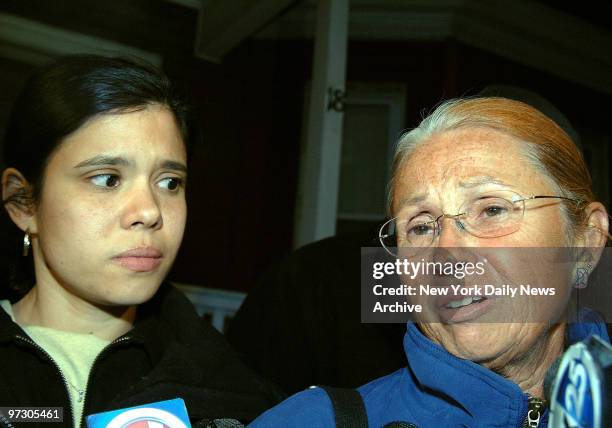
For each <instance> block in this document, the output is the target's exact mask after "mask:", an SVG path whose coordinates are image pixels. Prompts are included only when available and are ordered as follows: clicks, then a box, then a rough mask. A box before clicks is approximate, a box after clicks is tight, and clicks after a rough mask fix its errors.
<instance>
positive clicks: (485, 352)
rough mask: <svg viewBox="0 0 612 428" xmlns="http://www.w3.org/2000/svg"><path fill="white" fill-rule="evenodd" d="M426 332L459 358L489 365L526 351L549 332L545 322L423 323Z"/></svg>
mask: <svg viewBox="0 0 612 428" xmlns="http://www.w3.org/2000/svg"><path fill="white" fill-rule="evenodd" d="M419 326H420V328H421V330H422V331H423V333H424V334H425V335H426V336H427V337H429V338H430V339H431V340H433V341H434V342H436V343H438V344H439V345H441V346H442V347H443V348H444V349H446V350H447V351H448V352H449V353H451V354H453V355H454V356H456V357H458V358H462V359H465V360H470V361H474V362H475V363H486V362H490V361H493V360H499V361H507V360H511V359H514V358H516V357H517V356H518V355H520V354H522V353H524V352H526V351H527V350H528V349H529V347H530V346H531V345H533V343H534V342H535V341H537V340H538V338H539V337H541V336H542V333H543V332H544V330H545V329H546V325H543V324H541V323H460V324H442V323H423V324H420V325H419Z"/></svg>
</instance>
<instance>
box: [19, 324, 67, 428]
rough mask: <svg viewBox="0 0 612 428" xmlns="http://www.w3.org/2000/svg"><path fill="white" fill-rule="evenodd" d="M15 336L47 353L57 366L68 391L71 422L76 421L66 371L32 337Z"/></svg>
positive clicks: (44, 353)
mask: <svg viewBox="0 0 612 428" xmlns="http://www.w3.org/2000/svg"><path fill="white" fill-rule="evenodd" d="M15 338H17V339H19V340H21V341H22V342H25V343H27V344H29V345H32V346H33V347H35V348H36V349H38V350H39V351H40V352H42V353H43V355H46V357H47V358H48V359H49V361H51V362H52V363H53V365H54V366H55V368H56V369H57V371H58V372H59V374H60V377H61V378H62V381H63V382H64V387H65V388H66V392H67V393H68V408H69V409H70V413H69V414H70V415H71V422H73V421H74V413H73V411H74V409H73V408H72V402H71V401H70V387H69V386H68V381H67V380H66V377H64V373H62V369H61V368H60V366H59V365H58V364H57V363H56V362H55V360H54V359H53V358H51V355H49V353H48V352H47V351H45V350H44V349H43V348H42V347H40V346H39V345H38V344H37V343H36V342H34V341H33V340H31V339H29V338H27V337H23V336H20V335H17V336H15ZM64 417H65V416H64ZM71 425H72V424H71Z"/></svg>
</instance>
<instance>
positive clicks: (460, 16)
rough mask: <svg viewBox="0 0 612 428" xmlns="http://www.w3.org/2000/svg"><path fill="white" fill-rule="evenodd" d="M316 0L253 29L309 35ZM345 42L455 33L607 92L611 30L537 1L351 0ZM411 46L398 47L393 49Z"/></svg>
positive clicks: (611, 77) (611, 72)
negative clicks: (347, 34)
mask: <svg viewBox="0 0 612 428" xmlns="http://www.w3.org/2000/svg"><path fill="white" fill-rule="evenodd" d="M314 22H315V20H314V3H313V2H312V1H306V2H303V3H300V4H299V5H298V6H296V7H294V8H293V9H292V10H290V11H289V12H287V13H286V14H284V15H283V16H282V17H280V18H279V19H278V20H276V21H275V22H274V23H272V24H270V25H269V26H267V27H266V28H265V29H263V30H262V31H261V32H259V33H258V34H257V37H259V38H284V39H294V38H298V39H303V38H312V34H313V28H314ZM349 38H350V39H351V40H381V41H384V40H389V41H401V40H410V41H413V40H423V41H440V40H444V39H446V38H454V39H456V40H459V41H460V42H462V43H465V44H467V45H469V46H473V47H476V48H479V49H483V50H486V51H488V52H492V53H494V54H496V55H499V56H502V57H505V58H509V59H511V60H513V61H516V62H518V63H521V64H526V65H529V66H532V67H535V68H537V69H539V70H542V71H544V72H547V73H550V74H553V75H556V76H560V77H562V78H564V79H567V80H570V81H573V82H577V83H580V84H583V85H585V86H588V87H591V88H593V89H596V90H599V91H603V92H606V93H609V94H612V54H611V52H612V32H611V31H609V30H605V29H603V28H600V27H597V26H594V25H592V24H590V23H588V22H586V21H584V20H582V19H580V18H577V17H574V16H572V15H569V14H567V13H564V12H561V11H559V10H557V9H554V8H552V7H549V6H546V5H543V4H539V3H538V2H536V1H529V0H513V1H512V2H503V1H493V0H353V1H352V2H351V13H350V21H349ZM404 54H405V55H410V52H406V53H403V52H398V55H404Z"/></svg>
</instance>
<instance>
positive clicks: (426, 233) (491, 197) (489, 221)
mask: <svg viewBox="0 0 612 428" xmlns="http://www.w3.org/2000/svg"><path fill="white" fill-rule="evenodd" d="M547 198H551V199H563V200H567V201H571V202H574V203H580V202H581V201H578V200H576V199H571V198H566V197H565V196H545V195H538V196H529V197H522V196H521V195H519V194H518V193H515V192H513V191H510V190H507V191H497V192H492V193H485V194H480V195H477V196H476V197H475V198H472V199H470V200H469V201H467V202H466V203H464V204H463V205H462V206H461V207H460V208H459V214H441V215H439V216H438V217H434V216H432V215H431V214H430V213H429V212H424V211H423V210H422V208H421V207H419V206H408V207H405V208H404V209H402V211H401V212H400V214H399V215H398V216H397V217H395V218H392V219H391V220H389V221H387V222H386V223H385V224H383V225H382V227H381V228H380V231H379V232H378V239H379V240H380V243H381V244H382V246H383V247H384V248H385V249H386V250H387V251H388V252H389V253H390V254H391V255H394V256H395V255H397V254H396V253H395V251H393V249H394V248H396V247H412V248H418V247H430V246H432V244H433V243H434V241H435V239H436V236H439V235H440V232H441V230H442V225H441V220H442V219H443V218H445V217H446V218H450V219H453V220H455V223H456V225H457V227H458V228H459V229H460V230H465V231H466V232H468V233H470V234H471V235H473V236H476V237H479V238H497V237H500V236H505V235H509V234H511V233H514V232H516V231H517V230H518V229H519V227H520V225H521V221H522V220H523V216H524V214H525V202H527V201H531V200H534V199H547Z"/></svg>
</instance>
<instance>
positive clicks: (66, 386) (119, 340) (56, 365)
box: [9, 336, 130, 427]
mask: <svg viewBox="0 0 612 428" xmlns="http://www.w3.org/2000/svg"><path fill="white" fill-rule="evenodd" d="M16 338H17V339H19V340H21V341H23V342H26V343H28V344H30V345H32V346H34V347H35V348H36V349H38V350H39V351H41V352H42V353H43V354H44V355H46V356H47V358H48V359H49V360H50V361H51V362H52V363H53V365H54V366H55V368H57V371H58V372H59V374H60V377H61V378H62V381H63V382H64V387H65V388H66V392H67V393H68V408H69V409H70V415H71V416H72V422H73V423H74V420H75V418H76V415H75V414H74V413H73V412H74V409H73V408H72V401H71V400H70V387H69V386H68V381H67V380H66V377H65V376H64V373H62V369H61V368H60V366H59V365H58V364H57V363H56V362H55V360H54V359H53V358H51V355H49V353H48V352H47V351H45V350H44V349H43V348H42V347H41V346H39V345H38V344H37V343H36V342H34V341H32V340H31V339H29V338H26V337H23V336H16ZM128 339H130V338H129V337H128V336H123V337H120V338H118V339H116V340H114V341H112V342H111V343H109V344H108V345H107V346H106V347H105V348H104V349H103V350H102V351H101V352H100V353H99V354H98V355H97V356H96V358H94V361H93V363H92V364H91V369H90V371H89V376H88V377H87V384H86V385H85V391H84V392H83V395H81V392H79V400H82V401H83V415H82V417H81V420H80V421H79V424H78V426H79V427H81V426H83V418H84V417H85V405H86V404H87V402H86V399H87V391H88V390H89V379H90V378H91V374H92V372H93V369H94V366H95V364H96V362H97V361H98V359H99V358H100V356H101V355H102V354H104V353H105V351H106V350H107V349H108V348H110V346H111V345H114V344H115V343H119V342H123V341H126V340H128ZM72 425H73V424H71V426H72ZM9 427H11V425H10V424H9Z"/></svg>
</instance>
